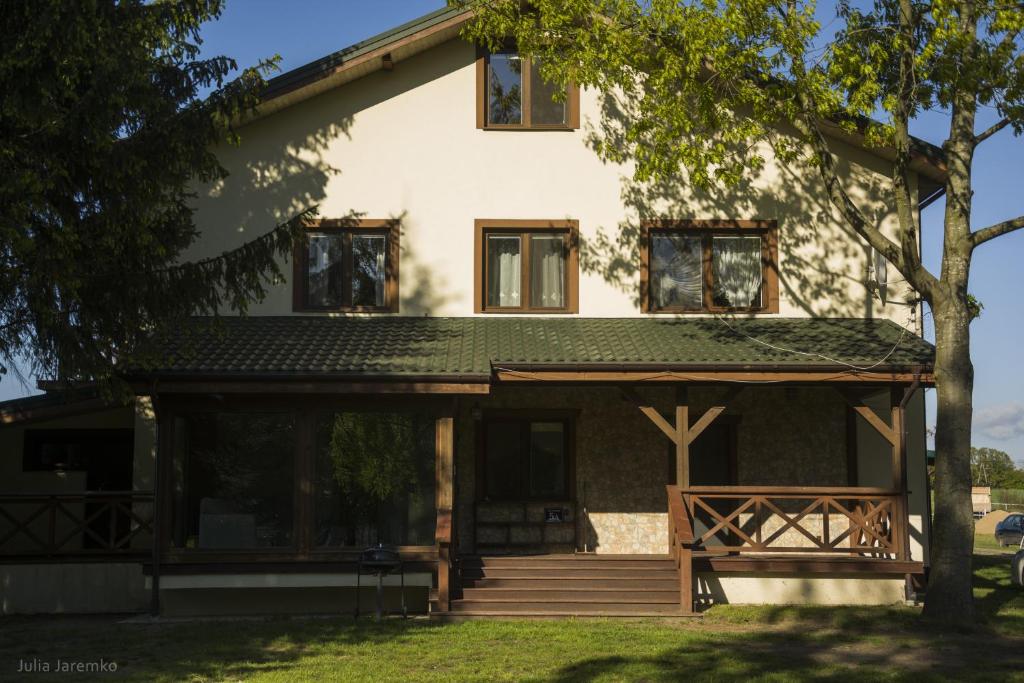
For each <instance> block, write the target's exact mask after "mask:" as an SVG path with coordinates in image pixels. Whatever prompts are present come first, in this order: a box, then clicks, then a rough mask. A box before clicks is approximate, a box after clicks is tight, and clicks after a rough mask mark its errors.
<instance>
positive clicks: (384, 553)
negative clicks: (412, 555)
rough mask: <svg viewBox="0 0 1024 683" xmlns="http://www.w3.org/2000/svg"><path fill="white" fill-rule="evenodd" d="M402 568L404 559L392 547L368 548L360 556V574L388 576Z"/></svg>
mask: <svg viewBox="0 0 1024 683" xmlns="http://www.w3.org/2000/svg"><path fill="white" fill-rule="evenodd" d="M401 566H402V557H401V555H399V554H398V551H397V550H395V549H394V548H391V547H387V548H386V547H384V546H383V545H379V546H377V547H375V548H367V549H366V550H364V551H363V552H362V554H361V555H360V556H359V573H360V574H381V575H386V574H390V573H391V572H393V571H395V570H396V569H398V568H399V567H401Z"/></svg>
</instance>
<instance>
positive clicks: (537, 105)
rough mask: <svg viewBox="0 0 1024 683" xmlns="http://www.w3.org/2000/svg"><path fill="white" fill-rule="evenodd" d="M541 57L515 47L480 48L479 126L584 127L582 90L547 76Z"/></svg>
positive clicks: (563, 128)
mask: <svg viewBox="0 0 1024 683" xmlns="http://www.w3.org/2000/svg"><path fill="white" fill-rule="evenodd" d="M539 66H540V62H539V60H538V59H537V58H530V57H521V56H520V55H519V53H518V52H516V51H515V49H508V50H502V51H500V52H493V53H492V52H488V51H486V50H480V51H479V53H478V55H477V62H476V93H477V94H476V100H477V107H476V127H477V128H483V129H488V130H575V129H577V128H579V127H580V90H579V88H578V87H576V86H575V85H571V86H569V87H567V88H566V91H565V97H564V98H557V99H556V97H555V95H556V93H557V92H558V90H559V88H558V86H556V85H553V84H551V83H548V82H546V81H545V80H544V78H543V77H542V76H541V73H540V68H539Z"/></svg>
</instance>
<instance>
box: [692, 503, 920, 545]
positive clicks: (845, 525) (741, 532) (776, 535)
mask: <svg viewBox="0 0 1024 683" xmlns="http://www.w3.org/2000/svg"><path fill="white" fill-rule="evenodd" d="M677 491H678V492H679V494H680V495H681V496H682V498H683V507H684V509H685V510H686V512H687V514H688V517H689V521H690V524H691V526H692V528H693V536H694V540H693V544H692V547H693V548H694V549H698V550H703V551H706V552H714V553H813V554H819V553H829V554H843V555H848V556H866V557H873V558H900V557H901V556H902V549H901V538H902V537H901V534H900V533H899V531H900V530H899V529H898V525H899V524H901V523H903V521H902V516H901V514H900V512H899V509H900V501H901V496H900V495H899V494H898V493H896V492H893V491H888V490H885V489H876V488H865V487H845V488H824V487H782V486H761V487H756V486H725V487H702V486H692V487H689V488H686V489H677Z"/></svg>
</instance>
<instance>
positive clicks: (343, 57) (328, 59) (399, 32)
mask: <svg viewBox="0 0 1024 683" xmlns="http://www.w3.org/2000/svg"><path fill="white" fill-rule="evenodd" d="M465 13H466V10H464V9H462V8H458V7H442V8H441V9H438V10H434V11H433V12H430V13H428V14H424V15H423V16H421V17H417V18H416V19H413V20H412V21H407V22H406V23H404V24H401V25H399V26H396V27H394V28H392V29H389V30H387V31H384V32H383V33H378V34H377V35H375V36H371V37H370V38H367V39H365V40H361V41H359V42H358V43H355V44H353V45H349V46H348V47H345V48H342V49H341V50H338V51H337V52H332V53H331V54H329V55H326V56H324V57H321V58H320V59H317V60H316V61H313V62H310V63H309V64H304V65H303V66H300V67H297V68H295V69H292V70H291V71H287V72H285V73H283V74H281V75H279V76H275V77H274V78H271V79H270V80H268V81H267V87H266V89H265V90H264V92H263V94H262V95H261V98H262V99H263V100H269V99H273V98H274V97H277V96H278V95H279V94H282V93H285V92H288V91H289V90H291V89H292V88H294V87H295V86H296V85H297V84H303V83H307V82H310V81H315V80H317V79H318V78H322V77H323V76H326V75H327V74H329V73H331V71H333V70H334V68H335V67H338V66H341V65H342V64H344V63H345V62H350V61H352V60H353V59H355V58H356V57H359V56H360V55H363V54H366V53H367V52H372V51H374V50H376V49H378V48H380V47H384V46H386V45H390V44H392V43H395V42H397V41H399V40H401V39H403V38H405V37H406V36H410V35H412V34H414V33H417V32H419V31H422V30H423V29H426V28H430V27H431V26H434V25H436V24H440V23H442V22H444V21H447V20H448V19H451V18H452V17H457V16H459V15H460V14H465Z"/></svg>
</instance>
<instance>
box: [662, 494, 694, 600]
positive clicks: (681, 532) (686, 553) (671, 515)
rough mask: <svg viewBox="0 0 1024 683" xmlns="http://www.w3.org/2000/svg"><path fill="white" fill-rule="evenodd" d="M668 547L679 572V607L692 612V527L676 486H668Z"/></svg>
mask: <svg viewBox="0 0 1024 683" xmlns="http://www.w3.org/2000/svg"><path fill="white" fill-rule="evenodd" d="M666 488H667V489H668V547H669V553H670V554H671V556H672V559H673V560H674V561H675V563H676V568H677V569H678V570H679V607H680V610H681V611H682V612H683V613H684V614H689V613H690V612H693V541H694V538H693V525H692V524H691V522H690V514H689V513H688V512H687V509H686V505H685V501H684V499H683V496H682V495H681V493H680V488H679V487H678V486H668V487H666Z"/></svg>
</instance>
